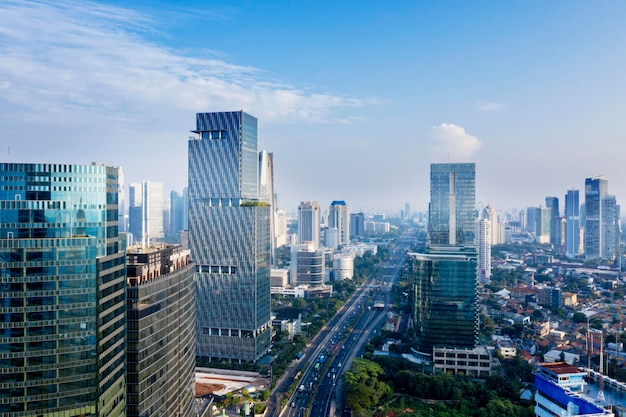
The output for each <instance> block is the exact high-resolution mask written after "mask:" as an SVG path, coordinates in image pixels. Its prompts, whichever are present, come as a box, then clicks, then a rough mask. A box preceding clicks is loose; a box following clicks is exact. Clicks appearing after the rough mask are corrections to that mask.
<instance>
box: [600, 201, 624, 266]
mask: <svg viewBox="0 0 626 417" xmlns="http://www.w3.org/2000/svg"><path fill="white" fill-rule="evenodd" d="M619 216H620V206H619V205H618V204H617V201H616V200H615V196H614V195H607V196H606V197H604V198H603V199H602V225H601V231H602V235H603V236H602V251H601V253H602V258H603V259H611V260H612V259H615V258H617V257H618V256H619V240H620V218H619Z"/></svg>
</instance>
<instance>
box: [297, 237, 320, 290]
mask: <svg viewBox="0 0 626 417" xmlns="http://www.w3.org/2000/svg"><path fill="white" fill-rule="evenodd" d="M324 274H325V262H324V251H323V250H321V249H317V248H316V247H315V245H314V244H313V242H304V243H301V244H299V245H294V246H292V247H291V283H292V284H293V285H310V286H319V285H324Z"/></svg>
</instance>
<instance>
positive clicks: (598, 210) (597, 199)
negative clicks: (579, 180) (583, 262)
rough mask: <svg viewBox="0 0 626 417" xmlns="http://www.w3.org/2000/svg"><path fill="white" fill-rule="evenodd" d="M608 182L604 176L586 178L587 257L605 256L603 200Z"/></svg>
mask: <svg viewBox="0 0 626 417" xmlns="http://www.w3.org/2000/svg"><path fill="white" fill-rule="evenodd" d="M607 191H608V182H607V181H606V180H605V179H604V178H603V177H593V178H586V179H585V211H586V212H585V258H586V259H599V258H602V257H603V254H602V248H603V242H602V240H603V237H604V236H603V233H602V200H603V199H604V197H606V196H607Z"/></svg>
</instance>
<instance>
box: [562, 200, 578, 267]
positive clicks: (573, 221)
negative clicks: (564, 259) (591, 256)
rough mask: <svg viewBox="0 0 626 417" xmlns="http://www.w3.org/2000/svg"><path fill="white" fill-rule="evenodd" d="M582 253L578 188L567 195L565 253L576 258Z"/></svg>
mask: <svg viewBox="0 0 626 417" xmlns="http://www.w3.org/2000/svg"><path fill="white" fill-rule="evenodd" d="M579 254H580V202H579V192H578V190H568V191H567V194H566V195H565V255H567V256H568V257H570V258H574V257H576V256H578V255H579Z"/></svg>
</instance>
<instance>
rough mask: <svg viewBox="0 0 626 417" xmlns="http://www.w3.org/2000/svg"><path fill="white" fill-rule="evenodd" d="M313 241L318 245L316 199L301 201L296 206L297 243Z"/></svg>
mask: <svg viewBox="0 0 626 417" xmlns="http://www.w3.org/2000/svg"><path fill="white" fill-rule="evenodd" d="M303 242H313V244H314V245H315V249H317V248H319V247H320V206H319V204H318V203H317V201H303V202H301V203H300V205H299V206H298V243H303Z"/></svg>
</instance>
